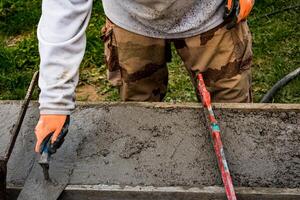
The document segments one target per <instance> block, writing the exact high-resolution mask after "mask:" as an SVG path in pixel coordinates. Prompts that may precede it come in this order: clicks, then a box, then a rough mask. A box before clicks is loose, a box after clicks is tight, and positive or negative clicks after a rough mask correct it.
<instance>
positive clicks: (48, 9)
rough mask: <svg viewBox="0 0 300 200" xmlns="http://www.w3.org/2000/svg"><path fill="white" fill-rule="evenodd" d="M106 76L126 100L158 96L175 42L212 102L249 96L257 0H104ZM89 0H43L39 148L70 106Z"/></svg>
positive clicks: (57, 128) (163, 90)
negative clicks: (251, 24)
mask: <svg viewBox="0 0 300 200" xmlns="http://www.w3.org/2000/svg"><path fill="white" fill-rule="evenodd" d="M102 2H103V7H104V11H105V14H106V16H107V22H106V25H105V27H104V28H103V30H102V32H103V36H102V38H103V40H104V43H105V60H106V63H107V67H108V78H109V81H110V82H111V83H112V84H113V85H115V86H118V87H119V91H120V96H121V99H122V100H123V101H162V100H163V98H164V96H165V94H166V92H167V84H168V70H167V67H166V63H167V62H168V61H170V57H171V51H170V44H171V43H174V44H175V48H176V50H177V53H178V54H179V56H180V57H181V58H182V60H183V62H184V64H185V67H186V68H187V70H188V72H189V74H190V76H191V80H192V81H193V83H195V76H196V74H197V72H202V73H203V75H204V78H205V82H206V84H207V86H208V89H209V91H210V92H211V95H212V100H213V101H215V102H250V101H251V91H250V90H251V73H250V66H251V61H252V50H251V48H252V47H251V43H252V41H251V34H250V31H249V28H248V25H247V22H246V21H245V19H246V18H247V16H248V15H249V13H250V11H251V9H252V7H253V5H254V0H226V1H225V0H185V1H183V0H155V1H154V0H119V1H118V0H103V1H102ZM92 3H93V0H63V1H62V0H43V3H42V16H41V19H40V22H39V25H38V31H37V34H38V39H39V51H40V58H41V63H40V77H39V87H40V89H41V93H40V97H39V103H40V119H39V122H38V124H37V126H36V129H35V134H36V137H37V143H36V148H35V150H36V152H39V149H40V145H41V143H42V141H43V140H44V138H45V137H46V136H48V135H49V134H50V133H54V134H53V137H52V142H54V141H55V140H56V139H57V136H58V135H59V133H60V131H61V129H62V127H63V125H64V124H65V122H66V119H67V116H68V115H70V114H71V111H72V110H73V109H74V108H75V102H74V101H75V98H74V96H75V94H74V92H75V87H76V85H77V83H78V77H79V73H78V69H79V65H80V63H81V61H82V58H83V55H84V52H85V46H86V37H85V30H86V27H87V26H88V22H89V19H90V16H91V11H92Z"/></svg>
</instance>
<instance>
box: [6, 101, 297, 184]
mask: <svg viewBox="0 0 300 200" xmlns="http://www.w3.org/2000/svg"><path fill="white" fill-rule="evenodd" d="M246 107H249V108H250V109H240V108H236V109H233V108H222V106H219V108H216V116H217V118H218V119H219V122H220V126H221V130H222V140H223V144H224V147H225V154H226V157H227V160H228V163H229V168H230V170H231V174H232V178H233V183H234V185H236V186H240V187H241V186H243V187H278V188H299V187H300V151H299V144H300V109H295V110H294V109H287V110H286V111H284V110H276V109H262V110H259V109H251V105H248V106H246ZM19 108H20V102H1V103H0V139H1V140H0V147H2V145H4V144H5V142H6V139H4V138H7V137H8V133H9V129H10V128H11V125H12V124H11V123H13V121H14V120H15V119H16V117H15V116H14V114H17V113H18V109H19ZM297 108H299V106H298V107H297ZM37 120H38V105H37V104H36V103H34V104H31V105H30V107H29V110H28V113H27V115H26V117H25V120H24V124H23V126H22V129H21V132H20V135H19V137H18V140H17V144H16V147H15V149H14V151H13V154H12V157H11V159H10V161H9V163H8V183H9V184H11V185H19V186H22V185H23V184H24V181H25V179H26V176H27V175H28V173H29V171H30V169H31V167H32V166H33V162H34V160H35V154H34V153H33V148H34V142H35V139H34V133H33V130H34V126H35V124H36V122H37ZM8 123H10V124H8ZM75 144H76V145H75ZM77 144H79V145H78V148H77ZM75 146H76V148H74V147H75ZM0 150H1V148H0ZM70 151H76V157H77V158H76V159H75V160H74V163H75V165H76V167H75V169H74V171H73V174H72V176H71V180H70V184H71V185H94V184H107V185H132V186H135V185H141V186H143V185H145V186H147V185H151V186H187V187H194V186H196V187H201V186H214V185H217V186H220V185H222V182H221V178H220V175H219V171H218V167H217V162H216V158H215V154H214V151H213V148H212V143H211V140H210V136H209V132H208V131H207V128H206V125H205V120H204V118H203V114H202V111H201V109H200V108H199V107H197V106H194V105H193V106H182V105H180V106H178V105H167V106H166V105H164V104H106V103H102V104H91V105H79V106H78V107H77V109H76V110H75V111H74V113H73V114H72V117H71V125H70V131H69V134H68V136H67V138H66V142H65V143H64V145H63V146H62V148H61V149H60V150H59V151H58V152H57V154H55V155H54V158H53V161H52V163H51V166H50V168H55V167H56V166H59V165H62V163H63V162H64V160H63V159H60V158H61V157H63V156H62V155H64V154H67V153H69V152H70ZM0 153H1V152H0ZM58 163H59V164H58ZM50 176H52V177H55V176H57V174H55V173H52V174H51V171H50ZM41 178H42V177H41Z"/></svg>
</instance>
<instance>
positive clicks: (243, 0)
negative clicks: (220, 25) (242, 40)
mask: <svg viewBox="0 0 300 200" xmlns="http://www.w3.org/2000/svg"><path fill="white" fill-rule="evenodd" d="M254 3H255V0H226V4H225V14H224V19H231V20H232V21H231V22H230V23H229V24H228V26H227V28H232V27H233V26H235V25H236V24H237V23H239V22H241V21H242V20H245V19H246V18H247V17H248V15H249V14H250V12H251V10H252V8H253V6H254Z"/></svg>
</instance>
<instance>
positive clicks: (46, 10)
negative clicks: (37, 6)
mask: <svg viewBox="0 0 300 200" xmlns="http://www.w3.org/2000/svg"><path fill="white" fill-rule="evenodd" d="M92 2H93V1H92V0H43V2H42V16H41V18H40V21H39V24H38V29H37V36H38V40H39V53H40V59H41V60H40V77H39V87H40V89H41V93H40V96H39V103H40V113H41V114H65V115H69V114H70V113H71V111H72V110H73V109H74V108H75V88H76V86H77V84H78V79H79V66H80V63H81V61H82V59H83V56H84V52H85V47H86V36H85V30H86V28H87V26H88V22H89V19H90V16H91V10H92Z"/></svg>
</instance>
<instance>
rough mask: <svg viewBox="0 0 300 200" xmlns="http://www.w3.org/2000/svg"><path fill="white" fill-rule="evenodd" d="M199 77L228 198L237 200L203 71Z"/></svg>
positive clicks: (199, 86) (202, 97) (200, 90)
mask: <svg viewBox="0 0 300 200" xmlns="http://www.w3.org/2000/svg"><path fill="white" fill-rule="evenodd" d="M197 78H198V91H199V93H200V97H201V101H202V104H203V107H204V109H206V111H207V112H205V115H206V117H207V118H208V120H209V127H210V131H211V134H212V138H213V143H214V149H215V153H216V155H217V159H218V165H219V169H220V171H221V175H222V180H223V184H224V188H225V192H226V196H227V199H228V200H236V195H235V192H234V188H233V184H232V180H231V176H230V172H229V168H228V165H227V161H226V159H225V154H224V149H223V144H222V141H221V136H220V127H219V125H218V122H217V120H216V118H215V115H214V111H213V109H212V106H211V99H210V94H209V92H208V91H207V89H206V86H205V83H204V80H203V76H202V74H201V73H199V74H198V77H197Z"/></svg>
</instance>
